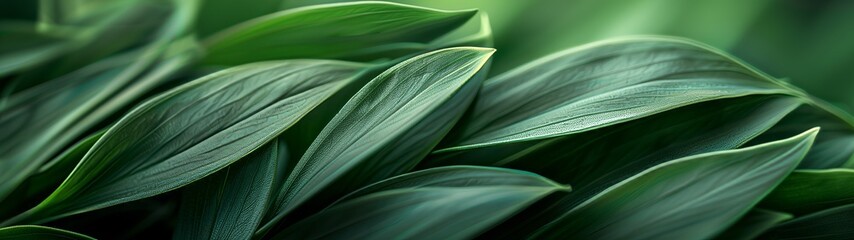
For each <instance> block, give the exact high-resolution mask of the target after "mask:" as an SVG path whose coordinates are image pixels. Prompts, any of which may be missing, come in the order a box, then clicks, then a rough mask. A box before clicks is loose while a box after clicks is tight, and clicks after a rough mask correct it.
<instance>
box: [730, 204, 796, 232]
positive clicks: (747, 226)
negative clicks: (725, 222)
mask: <svg viewBox="0 0 854 240" xmlns="http://www.w3.org/2000/svg"><path fill="white" fill-rule="evenodd" d="M789 219H792V215H791V214H788V213H783V212H775V211H769V210H764V209H758V208H755V209H753V210H750V212H748V213H747V215H744V217H741V219H740V220H738V222H736V223H735V224H733V225H732V226H731V227H730V228H729V229H727V230H726V231H724V232H723V233H721V234H720V235H718V236H717V237H715V239H720V240H750V239H756V237H758V236H759V235H761V234H762V233H763V232H765V231H766V230H768V229H771V228H772V227H774V226H775V225H777V224H779V223H781V222H783V221H788V220H789Z"/></svg>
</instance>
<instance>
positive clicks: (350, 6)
mask: <svg viewBox="0 0 854 240" xmlns="http://www.w3.org/2000/svg"><path fill="white" fill-rule="evenodd" d="M475 13H476V11H440V10H435V9H427V8H421V7H415V6H409V5H402V4H395V3H388V2H356V3H340V4H326V5H316V6H310V7H303V8H296V9H291V10H286V11H283V12H279V13H276V14H271V15H267V16H264V17H260V18H257V19H254V20H250V21H247V22H245V23H242V24H239V25H237V26H235V27H232V28H230V29H226V30H224V31H222V32H220V33H218V34H216V35H214V36H211V38H209V39H208V40H206V46H207V48H208V49H209V54H208V55H207V56H206V57H205V59H204V62H205V63H208V64H219V65H234V64H241V63H247V62H254V61H262V60H271V59H284V58H301V57H312V58H334V59H355V60H371V59H376V58H385V57H395V56H402V54H401V53H404V54H405V53H408V52H412V51H413V50H423V49H424V48H425V46H426V43H427V42H429V41H430V40H433V39H435V38H437V37H439V36H441V34H443V33H447V32H450V31H451V30H453V29H454V28H456V27H458V26H460V25H462V24H463V23H465V22H466V21H467V20H468V19H469V18H471V17H472V16H473V15H474V14H475ZM294 33H298V34H294Z"/></svg>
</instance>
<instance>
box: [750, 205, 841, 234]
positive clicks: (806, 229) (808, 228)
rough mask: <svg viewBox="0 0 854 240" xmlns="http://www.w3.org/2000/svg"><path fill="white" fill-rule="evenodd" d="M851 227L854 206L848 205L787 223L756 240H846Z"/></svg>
mask: <svg viewBox="0 0 854 240" xmlns="http://www.w3.org/2000/svg"><path fill="white" fill-rule="evenodd" d="M852 225H854V204H848V205H843V206H839V207H835V208H831V209H827V210H824V211H820V212H816V213H813V214H810V215H806V216H803V217H799V218H795V219H793V220H791V221H787V222H785V223H782V224H780V225H777V226H775V227H774V228H772V229H770V230H768V232H766V233H764V234H762V235H761V236H759V238H758V239H814V240H834V239H846V238H850V237H851V236H852V234H854V228H852V227H851V226H852Z"/></svg>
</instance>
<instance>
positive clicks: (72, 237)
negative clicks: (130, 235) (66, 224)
mask: <svg viewBox="0 0 854 240" xmlns="http://www.w3.org/2000/svg"><path fill="white" fill-rule="evenodd" d="M0 239H3V240H95V239H94V238H92V237H89V236H86V235H83V234H79V233H75V232H71V231H66V230H62V229H57V228H51V227H43V226H35V225H21V226H11V227H5V228H0Z"/></svg>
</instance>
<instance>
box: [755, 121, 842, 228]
mask: <svg viewBox="0 0 854 240" xmlns="http://www.w3.org/2000/svg"><path fill="white" fill-rule="evenodd" d="M822 131H824V129H823V128H822ZM808 156H809V155H808ZM852 203H854V170H851V169H828V170H797V171H794V172H792V174H791V175H789V177H787V178H786V179H785V180H783V183H780V186H777V188H775V189H774V191H772V192H771V194H768V197H766V198H765V199H764V200H763V201H762V202H761V203H760V206H762V207H764V208H768V209H773V210H779V211H784V212H790V213H794V214H797V215H803V214H807V213H812V212H816V211H819V210H824V209H828V208H832V207H837V206H841V205H846V204H852Z"/></svg>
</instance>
